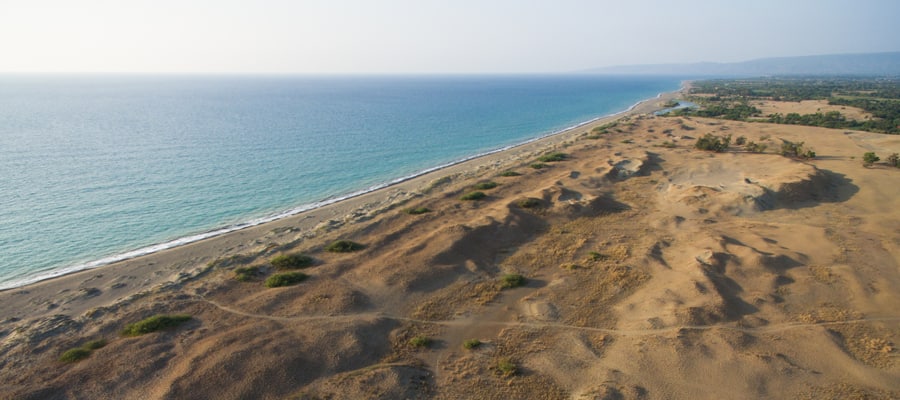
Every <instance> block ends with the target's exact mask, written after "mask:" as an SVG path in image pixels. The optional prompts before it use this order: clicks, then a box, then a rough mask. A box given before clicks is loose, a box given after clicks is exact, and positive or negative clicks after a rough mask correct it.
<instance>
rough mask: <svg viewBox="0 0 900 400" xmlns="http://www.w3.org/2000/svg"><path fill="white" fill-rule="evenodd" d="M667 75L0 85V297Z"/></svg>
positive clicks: (336, 192)
mask: <svg viewBox="0 0 900 400" xmlns="http://www.w3.org/2000/svg"><path fill="white" fill-rule="evenodd" d="M679 84H680V80H679V79H677V78H673V77H627V78H625V77H602V76H429V77H383V76H382V77H364V76H359V77H328V76H25V75H19V76H14V75H7V76H0V288H5V287H13V286H17V285H21V284H23V283H26V282H30V281H34V280H38V279H41V278H45V277H48V276H54V275H58V274H61V273H64V272H68V271H73V270H78V269H84V268H89V267H93V266H97V265H101V264H104V263H107V262H110V261H113V260H117V259H121V258H127V257H132V256H135V255H138V254H144V253H147V252H152V251H157V250H159V249H162V248H168V247H172V246H174V245H177V244H180V243H183V242H189V241H192V240H196V239H198V238H200V237H205V236H211V235H215V234H219V233H221V232H222V231H225V230H232V229H235V228H237V227H241V226H246V225H248V224H255V223H259V222H261V221H264V220H269V219H272V218H274V217H276V216H278V215H284V214H289V213H294V212H297V211H300V210H303V209H308V208H310V207H314V206H315V205H316V204H320V203H321V202H323V201H329V200H334V199H340V198H343V197H346V196H347V195H350V194H353V193H358V192H360V191H366V190H369V189H371V188H373V187H378V186H382V185H384V184H386V183H389V182H391V181H394V180H396V179H400V178H403V177H408V176H411V175H414V174H417V173H421V172H422V171H424V170H427V169H430V168H434V167H436V166H440V165H444V164H447V163H451V162H455V161H458V160H460V159H463V158H466V157H471V156H473V155H476V154H481V153H485V152H488V151H491V150H495V149H498V148H502V147H505V146H510V145H514V144H518V143H522V142H524V141H526V140H529V139H534V138H537V137H540V136H544V135H547V134H550V133H552V132H555V131H559V130H561V129H564V128H566V127H570V126H572V125H575V124H578V123H581V122H584V121H587V120H590V119H593V118H596V117H600V116H604V115H609V114H612V113H616V112H619V111H623V110H625V109H627V108H628V107H630V106H632V105H633V104H635V103H636V102H638V101H640V100H642V99H646V98H650V97H653V96H656V95H657V94H658V93H660V92H665V91H672V90H675V89H677V88H678V87H679Z"/></svg>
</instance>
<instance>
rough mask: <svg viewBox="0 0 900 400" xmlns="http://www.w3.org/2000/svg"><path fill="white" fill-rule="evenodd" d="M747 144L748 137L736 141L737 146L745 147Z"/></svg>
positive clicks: (741, 137) (740, 137) (739, 137)
mask: <svg viewBox="0 0 900 400" xmlns="http://www.w3.org/2000/svg"><path fill="white" fill-rule="evenodd" d="M745 143H747V137H746V136H738V138H737V139H734V144H735V145H737V146H743V145H744V144H745Z"/></svg>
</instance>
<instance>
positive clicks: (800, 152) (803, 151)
mask: <svg viewBox="0 0 900 400" xmlns="http://www.w3.org/2000/svg"><path fill="white" fill-rule="evenodd" d="M781 155H783V156H785V157H795V158H803V159H810V158H816V152H814V151H812V149H808V148H805V147H803V142H797V143H794V142H791V141H789V140H784V139H782V143H781Z"/></svg>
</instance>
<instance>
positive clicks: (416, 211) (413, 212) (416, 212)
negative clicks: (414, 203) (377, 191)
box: [403, 207, 431, 215]
mask: <svg viewBox="0 0 900 400" xmlns="http://www.w3.org/2000/svg"><path fill="white" fill-rule="evenodd" d="M403 212H405V213H407V214H409V215H420V214H425V213H428V212H431V209H429V208H428V207H418V208H407V209H405V210H403Z"/></svg>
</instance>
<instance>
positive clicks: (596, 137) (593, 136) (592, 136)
mask: <svg viewBox="0 0 900 400" xmlns="http://www.w3.org/2000/svg"><path fill="white" fill-rule="evenodd" d="M603 133H606V132H603ZM600 137H601V136H600V135H587V136H585V137H584V138H585V139H590V140H597V139H600Z"/></svg>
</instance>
